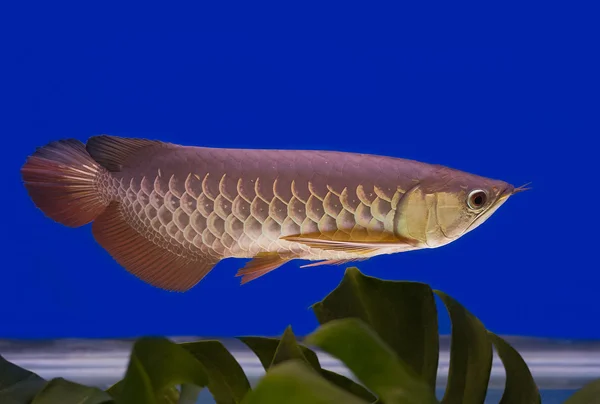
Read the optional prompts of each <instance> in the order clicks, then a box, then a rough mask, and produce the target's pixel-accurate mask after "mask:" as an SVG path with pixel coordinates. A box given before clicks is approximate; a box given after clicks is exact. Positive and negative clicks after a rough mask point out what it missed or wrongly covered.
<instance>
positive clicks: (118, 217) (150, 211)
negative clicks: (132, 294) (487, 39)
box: [21, 135, 526, 291]
mask: <svg viewBox="0 0 600 404" xmlns="http://www.w3.org/2000/svg"><path fill="white" fill-rule="evenodd" d="M21 173H22V177H23V180H24V184H25V187H26V188H27V190H28V192H29V195H30V197H31V199H32V200H33V202H34V203H35V205H37V207H38V208H40V209H41V210H42V211H43V212H44V214H46V215H47V216H48V217H50V218H51V219H53V220H55V221H57V222H59V223H62V224H63V225H66V226H70V227H79V226H83V225H85V224H87V223H90V222H93V224H92V232H93V234H94V237H95V239H96V240H97V242H98V243H99V244H100V245H101V246H102V247H103V248H104V249H106V250H107V251H108V252H109V253H110V255H112V257H113V258H114V259H115V260H116V261H117V262H118V263H119V264H120V265H122V266H123V267H124V268H125V269H127V270H128V271H129V272H130V273H132V274H134V275H136V276H137V277H138V278H140V279H142V280H143V281H145V282H147V283H149V284H151V285H154V286H156V287H159V288H163V289H167V290H172V291H186V290H188V289H190V288H192V287H193V286H194V285H196V284H197V283H198V282H200V281H201V280H202V278H203V277H204V276H206V274H207V273H208V272H209V271H211V269H212V268H213V267H214V266H215V265H216V264H217V263H218V262H219V261H220V260H221V259H224V258H228V257H235V258H252V260H250V261H249V262H248V263H247V265H246V266H245V267H244V268H242V269H241V270H240V271H239V272H238V276H242V283H246V282H248V281H251V280H253V279H256V278H258V277H260V276H262V275H264V274H266V273H268V272H270V271H272V270H274V269H276V268H278V267H280V266H281V265H282V264H284V263H286V262H288V261H291V260H294V259H303V260H311V261H317V262H316V263H312V264H310V265H312V266H314V265H322V264H341V263H346V262H350V261H356V260H364V259H367V258H369V257H373V256H377V255H381V254H392V253H397V252H404V251H410V250H416V249H422V248H435V247H440V246H443V245H445V244H448V243H450V242H452V241H454V240H456V239H458V238H459V237H461V236H463V235H464V234H466V233H467V232H470V231H472V230H473V229H475V228H476V227H478V226H479V225H481V224H482V223H483V222H484V221H486V220H487V219H488V218H489V217H490V216H491V215H492V214H493V213H494V212H495V211H496V210H497V209H498V208H499V207H500V206H501V205H502V204H503V203H504V202H506V200H507V199H508V198H509V197H510V196H511V195H513V194H515V193H516V192H519V191H522V190H524V189H526V188H524V187H519V188H515V187H513V186H512V185H510V184H508V183H506V182H503V181H498V180H492V179H489V178H484V177H480V176H477V175H473V174H469V173H465V172H462V171H458V170H455V169H451V168H448V167H443V166H440V165H431V164H426V163H421V162H417V161H412V160H406V159H400V158H392V157H383V156H375V155H368V154H358V153H347V152H334V151H316V150H249V149H218V148H206V147H189V146H180V145H176V144H172V143H165V142H161V141H156V140H146V139H130V138H119V137H114V136H106V135H102V136H94V137H91V138H90V139H89V140H88V142H87V144H83V143H82V142H80V141H78V140H74V139H67V140H60V141H56V142H52V143H49V144H48V145H46V146H44V147H41V148H39V149H38V150H37V151H36V152H35V153H34V154H33V155H31V156H30V157H29V158H28V159H27V161H26V163H25V164H24V166H23V167H22V169H21Z"/></svg>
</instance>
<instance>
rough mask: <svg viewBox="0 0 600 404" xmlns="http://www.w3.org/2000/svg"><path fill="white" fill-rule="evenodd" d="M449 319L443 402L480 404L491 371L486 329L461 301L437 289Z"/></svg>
mask: <svg viewBox="0 0 600 404" xmlns="http://www.w3.org/2000/svg"><path fill="white" fill-rule="evenodd" d="M435 293H436V294H437V295H438V296H439V297H440V298H441V299H442V301H443V302H444V304H445V305H446V309H448V314H449V315H450V320H451V321H452V340H451V345H450V370H449V373H448V384H447V385H446V392H445V394H444V399H443V400H442V403H444V404H481V403H483V402H484V401H485V396H486V392H487V388H488V382H489V380H490V373H491V371H492V358H493V355H494V351H493V349H492V343H491V341H490V339H489V338H488V332H487V330H486V329H485V327H484V326H483V324H482V323H481V321H479V320H478V319H477V317H475V316H474V315H472V314H471V313H470V312H469V311H467V310H466V309H465V308H464V307H463V306H462V305H461V304H460V303H458V302H457V301H456V300H454V299H453V298H451V297H450V296H448V295H446V294H445V293H443V292H440V291H439V290H436V291H435Z"/></svg>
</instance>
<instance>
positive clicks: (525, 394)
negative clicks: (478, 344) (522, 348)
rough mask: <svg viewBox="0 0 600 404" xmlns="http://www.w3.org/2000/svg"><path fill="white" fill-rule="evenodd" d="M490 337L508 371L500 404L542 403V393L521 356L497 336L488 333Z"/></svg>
mask: <svg viewBox="0 0 600 404" xmlns="http://www.w3.org/2000/svg"><path fill="white" fill-rule="evenodd" d="M488 335H489V338H490V339H491V341H492V343H493V344H494V346H495V347H496V350H497V352H498V356H499V357H500V359H501V360H502V363H503V364H504V369H505V370H506V384H505V387H504V394H503V395H502V399H501V400H500V404H520V403H523V404H532V403H541V402H542V399H541V397H540V392H539V390H538V388H537V385H536V384H535V381H534V380H533V376H531V372H530V371H529V368H528V367H527V364H526V363H525V361H524V360H523V358H522V357H521V355H519V353H518V352H517V351H516V350H515V349H514V348H513V347H511V346H510V345H509V344H508V342H506V341H504V340H503V339H502V338H500V337H499V336H497V335H496V334H494V333H491V332H489V331H488Z"/></svg>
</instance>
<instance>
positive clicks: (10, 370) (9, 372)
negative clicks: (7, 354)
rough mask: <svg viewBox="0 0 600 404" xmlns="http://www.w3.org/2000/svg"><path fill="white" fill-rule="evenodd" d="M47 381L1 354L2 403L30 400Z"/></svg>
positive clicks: (8, 403)
mask: <svg viewBox="0 0 600 404" xmlns="http://www.w3.org/2000/svg"><path fill="white" fill-rule="evenodd" d="M46 383H47V381H46V380H44V379H43V378H41V377H40V376H38V375H36V374H35V373H33V372H30V371H29V370H26V369H23V368H22V367H20V366H17V365H15V364H14V363H11V362H9V361H7V360H6V359H4V358H3V357H2V356H0V403H6V404H13V403H15V404H21V403H27V402H30V401H31V400H32V399H33V397H35V395H36V394H37V393H38V392H39V391H40V390H41V389H42V388H43V387H44V386H45V385H46Z"/></svg>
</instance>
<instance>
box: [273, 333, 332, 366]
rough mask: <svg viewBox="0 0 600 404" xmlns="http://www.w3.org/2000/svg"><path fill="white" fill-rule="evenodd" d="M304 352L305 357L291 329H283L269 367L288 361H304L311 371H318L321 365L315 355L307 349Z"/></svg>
mask: <svg viewBox="0 0 600 404" xmlns="http://www.w3.org/2000/svg"><path fill="white" fill-rule="evenodd" d="M305 351H306V355H305V354H304V352H303V351H302V348H301V347H300V345H298V342H297V341H296V336H295V335H294V332H293V331H292V327H289V326H288V327H287V328H286V329H285V331H284V333H283V336H282V337H281V340H279V345H277V350H276V351H275V354H274V355H273V360H272V361H271V366H270V367H273V366H275V365H278V364H280V363H282V362H285V361H287V360H290V359H301V360H304V361H306V363H307V364H308V365H310V366H312V368H313V369H315V370H319V369H320V368H321V364H320V363H319V358H318V357H317V355H316V354H315V353H314V352H313V351H311V350H309V349H306V350H305Z"/></svg>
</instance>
